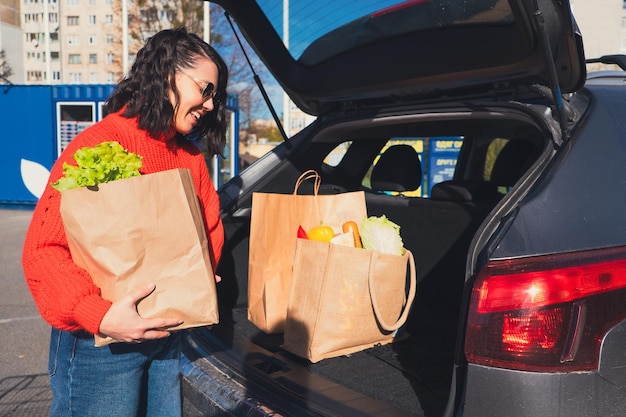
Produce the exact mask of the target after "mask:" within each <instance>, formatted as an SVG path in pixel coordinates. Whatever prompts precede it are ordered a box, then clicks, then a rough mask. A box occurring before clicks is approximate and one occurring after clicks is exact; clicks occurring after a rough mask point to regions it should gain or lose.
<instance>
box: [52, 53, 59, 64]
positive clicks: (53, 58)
mask: <svg viewBox="0 0 626 417" xmlns="http://www.w3.org/2000/svg"><path fill="white" fill-rule="evenodd" d="M50 60H51V61H53V62H54V61H58V60H59V53H58V52H56V51H55V52H50Z"/></svg>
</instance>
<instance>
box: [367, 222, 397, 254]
mask: <svg viewBox="0 0 626 417" xmlns="http://www.w3.org/2000/svg"><path fill="white" fill-rule="evenodd" d="M360 232H361V241H362V242H363V248H365V249H369V250H375V251H378V252H382V253H388V254H391V255H399V256H402V255H404V244H403V243H402V237H401V236H400V226H398V225H397V224H395V223H394V222H392V221H391V220H389V219H388V218H387V217H386V216H385V215H382V216H380V217H376V216H370V217H368V218H367V219H365V220H363V221H362V222H361V226H360Z"/></svg>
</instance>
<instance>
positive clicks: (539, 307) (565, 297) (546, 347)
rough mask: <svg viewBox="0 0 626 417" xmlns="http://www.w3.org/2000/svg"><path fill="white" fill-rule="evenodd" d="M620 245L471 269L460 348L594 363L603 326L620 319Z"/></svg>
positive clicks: (539, 360)
mask: <svg viewBox="0 0 626 417" xmlns="http://www.w3.org/2000/svg"><path fill="white" fill-rule="evenodd" d="M625 296H626V248H613V249H605V250H599V251H588V252H581V253H570V254H565V255H550V256H542V257H535V258H525V259H518V260H509V261H498V262H493V263H490V264H488V265H487V266H486V267H485V268H484V269H483V270H482V271H481V272H480V273H479V274H478V276H477V278H476V282H475V283H474V289H473V291H472V299H471V302H470V309H469V315H468V325H467V334H466V339H465V354H466V357H467V360H468V361H469V362H471V363H477V364H481V365H487V366H495V367H503V368H510V369H519V370H528V371H548V372H550V371H551V372H564V371H587V370H592V369H595V368H597V366H598V360H599V352H600V344H601V342H602V339H603V337H604V335H605V334H606V332H607V331H608V330H609V329H610V328H611V327H613V326H614V325H615V324H617V323H619V322H620V321H622V320H624V319H626V303H625V302H624V301H623V300H624V297H625Z"/></svg>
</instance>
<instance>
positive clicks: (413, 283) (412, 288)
mask: <svg viewBox="0 0 626 417" xmlns="http://www.w3.org/2000/svg"><path fill="white" fill-rule="evenodd" d="M406 252H407V253H408V255H409V272H410V277H409V294H408V296H407V300H406V304H405V306H404V310H403V311H402V314H401V315H400V318H398V321H396V322H395V323H394V324H391V325H390V324H388V323H387V322H385V320H384V319H383V317H382V314H381V313H380V307H379V306H378V299H377V298H376V292H375V291H374V273H373V271H372V269H373V267H372V266H370V273H369V280H368V284H369V288H370V298H371V300H372V308H373V309H374V315H375V316H376V320H377V321H378V325H379V326H380V328H381V329H383V330H386V331H388V332H393V331H396V330H398V329H399V328H400V326H402V325H403V324H404V323H406V320H407V318H408V317H409V312H410V310H411V305H412V304H413V300H414V299H415V293H416V292H417V277H416V274H415V259H413V253H411V251H410V250H408V249H406ZM373 264H374V263H373V262H372V263H371V265H373Z"/></svg>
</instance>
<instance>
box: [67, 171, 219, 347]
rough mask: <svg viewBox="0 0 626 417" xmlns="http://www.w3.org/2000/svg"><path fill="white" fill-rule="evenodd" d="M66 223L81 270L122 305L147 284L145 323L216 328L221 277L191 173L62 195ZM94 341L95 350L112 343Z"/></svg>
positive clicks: (142, 309) (165, 174)
mask: <svg viewBox="0 0 626 417" xmlns="http://www.w3.org/2000/svg"><path fill="white" fill-rule="evenodd" d="M60 210H61V217H62V219H63V225H64V227H65V231H66V234H67V240H68V244H69V247H70V252H71V254H72V259H73V260H74V262H75V263H76V265H78V266H80V267H82V268H83V269H85V270H86V271H87V272H89V274H90V275H91V277H92V279H93V281H94V283H95V284H96V285H97V286H98V287H99V288H100V289H101V293H102V297H103V298H105V299H107V300H111V301H116V300H117V299H119V298H120V297H122V296H123V295H125V294H127V293H128V292H129V291H131V290H133V289H135V288H137V287H139V286H141V285H146V284H148V283H152V282H153V283H155V284H156V289H155V291H154V292H153V293H152V294H150V295H149V296H148V297H146V298H145V299H143V300H141V301H140V302H139V304H138V306H137V310H138V312H139V314H140V315H141V316H142V317H146V318H154V317H175V318H180V319H182V320H184V323H183V324H182V325H180V326H178V327H176V328H173V330H177V329H184V328H189V327H197V326H203V325H210V324H215V323H217V322H218V320H219V317H218V308H217V293H216V288H215V278H214V275H213V268H212V266H211V260H210V257H209V243H208V239H207V236H206V232H205V228H204V221H203V216H202V212H201V210H200V204H199V202H198V198H197V196H196V193H195V188H194V185H193V179H192V177H191V172H190V171H189V170H188V169H173V170H168V171H163V172H159V173H154V174H147V175H141V176H138V177H132V178H128V179H123V180H118V181H112V182H109V183H105V184H100V185H98V186H97V187H89V188H87V187H84V188H77V189H72V190H67V191H64V192H63V193H62V194H61V209H60ZM110 342H111V340H110V339H104V338H101V337H99V336H96V346H103V345H105V344H108V343H110Z"/></svg>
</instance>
